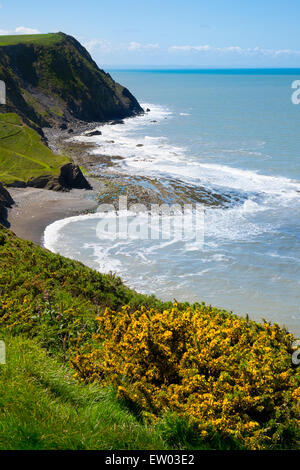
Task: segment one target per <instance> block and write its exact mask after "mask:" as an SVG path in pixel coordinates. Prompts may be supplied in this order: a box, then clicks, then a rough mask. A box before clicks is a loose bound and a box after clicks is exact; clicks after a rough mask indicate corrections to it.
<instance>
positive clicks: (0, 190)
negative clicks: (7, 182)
mask: <svg viewBox="0 0 300 470" xmlns="http://www.w3.org/2000/svg"><path fill="white" fill-rule="evenodd" d="M13 204H14V201H13V198H12V197H11V195H10V194H9V192H8V191H7V189H5V187H4V186H3V184H2V183H0V222H3V221H5V219H6V214H7V209H8V208H9V207H11V206H12V205H13Z"/></svg>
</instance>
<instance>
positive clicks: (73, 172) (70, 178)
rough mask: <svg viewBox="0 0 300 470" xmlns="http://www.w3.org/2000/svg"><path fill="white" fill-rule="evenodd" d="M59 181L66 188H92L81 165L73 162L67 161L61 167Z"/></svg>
mask: <svg viewBox="0 0 300 470" xmlns="http://www.w3.org/2000/svg"><path fill="white" fill-rule="evenodd" d="M58 181H59V183H60V184H61V186H62V187H64V188H69V189H71V188H77V189H92V188H91V185H90V184H89V182H88V181H87V180H86V179H85V177H84V176H83V174H82V171H81V170H80V168H79V166H77V165H74V164H73V163H67V164H66V165H64V166H62V167H61V170H60V175H59V178H58Z"/></svg>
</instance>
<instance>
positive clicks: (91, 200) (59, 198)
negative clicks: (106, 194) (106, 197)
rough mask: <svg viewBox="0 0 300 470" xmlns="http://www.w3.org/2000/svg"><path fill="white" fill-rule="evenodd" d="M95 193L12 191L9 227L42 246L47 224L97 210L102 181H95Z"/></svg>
mask: <svg viewBox="0 0 300 470" xmlns="http://www.w3.org/2000/svg"><path fill="white" fill-rule="evenodd" d="M92 183H93V188H94V189H93V190H90V191H89V190H81V189H73V190H72V191H70V192H54V191H48V190H45V189H36V188H25V189H13V188H10V189H9V192H10V194H11V196H12V198H13V199H14V201H15V204H14V206H13V207H12V208H11V209H9V210H8V214H7V224H6V226H7V227H8V228H9V229H10V230H12V231H13V232H14V233H15V234H16V235H17V236H18V237H20V238H23V239H24V240H30V241H32V242H34V243H36V244H38V245H42V244H43V235H44V231H45V228H46V227H47V225H49V224H51V223H53V222H55V221H56V220H60V219H63V218H66V217H72V216H75V215H78V214H82V213H84V212H85V211H92V210H95V209H97V207H98V203H97V202H96V196H97V192H98V191H99V189H100V188H99V185H100V183H99V182H96V183H95V182H94V181H93V182H92Z"/></svg>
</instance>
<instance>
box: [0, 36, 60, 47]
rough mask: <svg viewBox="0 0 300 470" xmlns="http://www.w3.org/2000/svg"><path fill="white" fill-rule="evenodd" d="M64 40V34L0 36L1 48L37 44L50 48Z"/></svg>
mask: <svg viewBox="0 0 300 470" xmlns="http://www.w3.org/2000/svg"><path fill="white" fill-rule="evenodd" d="M62 39H63V34H60V33H49V34H16V35H14V36H13V35H9V36H0V46H15V45H17V44H37V45H39V46H50V45H53V44H57V43H58V42H60V41H61V40H62Z"/></svg>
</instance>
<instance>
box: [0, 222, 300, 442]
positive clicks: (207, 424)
mask: <svg viewBox="0 0 300 470" xmlns="http://www.w3.org/2000/svg"><path fill="white" fill-rule="evenodd" d="M0 294H1V298H0V331H2V337H3V335H4V337H6V335H8V340H7V341H8V345H10V344H12V346H11V348H12V351H15V353H14V352H12V353H11V354H12V356H10V352H9V353H8V365H7V366H5V367H6V368H2V369H1V381H2V383H3V384H4V385H3V390H6V394H5V393H3V399H0V404H1V406H2V409H0V423H1V424H0V431H1V432H2V435H1V437H0V442H2V444H1V445H2V446H3V448H7V446H8V447H9V448H12V447H14V445H15V446H16V447H17V448H79V447H81V446H83V448H94V447H95V446H97V447H96V448H108V447H110V448H111V447H113V448H125V447H128V448H157V446H160V447H161V446H165V447H168V446H174V447H175V448H189V449H190V448H202V449H207V448H213V449H237V448H251V449H253V448H264V449H267V448H272V449H278V448H298V447H299V400H300V394H299V391H300V388H299V386H300V373H299V368H298V369H297V368H292V367H291V352H292V350H291V342H292V339H293V338H292V336H291V335H289V334H288V332H287V331H285V330H284V329H281V328H279V327H278V326H276V325H274V326H271V325H269V324H267V323H266V324H262V325H260V324H257V323H256V322H252V321H249V320H247V319H242V318H239V317H236V316H234V315H232V314H230V313H228V312H225V311H221V310H218V309H214V308H211V307H208V306H205V305H204V304H201V305H198V304H197V305H194V306H192V307H189V306H188V305H187V304H180V305H177V304H175V305H173V304H172V303H162V302H160V301H159V300H157V299H156V298H155V297H148V296H145V295H140V294H137V293H136V292H134V291H132V290H130V289H128V288H127V287H126V286H124V285H123V283H122V282H121V280H120V279H119V278H116V277H114V276H112V275H102V274H100V273H98V272H95V271H93V270H91V269H89V268H87V267H85V266H83V265H82V264H80V263H78V262H75V261H71V260H68V259H65V258H63V257H61V256H59V255H55V254H53V253H50V252H48V251H46V250H44V249H42V248H40V247H37V246H35V245H33V244H32V243H30V242H25V241H22V240H20V239H18V238H17V237H15V236H14V235H13V234H12V233H11V232H9V231H7V230H6V229H4V228H3V227H1V228H0ZM125 305H127V306H126V307H124V306H125ZM107 307H108V309H107ZM116 312H118V313H116ZM11 335H13V337H12V336H11ZM20 335H22V336H21V337H20ZM24 335H25V337H24ZM25 338H31V340H30V341H27V340H26V339H25ZM31 341H34V343H32V342H31ZM23 343H24V346H23ZM23 347H24V348H25V351H27V350H28V351H29V350H31V351H34V352H33V353H32V354H31V353H28V359H27V354H25V353H24V357H23V358H21V359H18V360H19V361H20V367H19V368H18V367H14V365H13V363H12V365H10V364H9V361H10V357H12V358H13V357H15V359H11V360H12V361H15V362H16V361H17V359H16V357H17V354H20V353H19V352H17V351H20V349H22V348H23ZM41 347H42V348H44V349H45V350H46V351H47V352H48V355H50V357H49V356H46V354H45V353H44V352H42V351H41V350H40V348H41ZM26 348H27V349H26ZM8 349H9V350H10V346H9V347H8ZM25 356H26V357H25ZM34 357H36V360H35V361H34V363H33V360H34ZM54 358H56V361H57V360H58V361H60V362H61V365H59V364H58V363H57V362H54ZM22 361H23V362H22ZM24 361H25V362H24ZM26 361H27V362H26ZM62 364H64V365H62ZM1 367H2V366H1ZM70 367H73V373H72V375H73V377H74V378H75V377H76V378H77V380H78V381H79V383H78V385H76V384H75V383H73V382H72V384H71V382H70V380H71V379H70V377H71V376H70V373H71V372H70V369H69V368H70ZM13 370H14V374H13V372H12V371H13ZM33 370H35V372H32V371H33ZM5 371H6V372H5ZM7 371H8V372H7ZM5 373H9V374H13V375H11V377H12V379H10V378H7V376H6V375H5ZM8 377H10V376H8ZM10 380H11V382H10V383H11V387H9V385H8V383H9V381H10ZM14 382H15V384H16V385H15V386H14V385H13V383H14ZM23 382H25V383H26V384H28V390H29V391H31V393H32V396H33V397H34V400H33V401H32V403H31V402H30V401H28V400H30V396H29V394H27V391H26V389H27V387H23V388H22V389H21V385H20V384H21V383H23ZM80 384H81V385H80ZM85 387H87V388H85ZM90 387H91V388H90ZM14 388H15V389H16V390H20V393H19V396H18V403H19V405H18V403H16V401H15V400H13V403H12V405H11V406H10V407H9V408H8V409H6V410H5V411H4V408H3V407H5V405H6V404H7V403H8V401H9V400H10V399H11V394H12V393H13V390H14ZM114 390H115V391H114ZM89 394H91V395H89ZM77 395H78V400H79V402H80V405H79V404H78V403H75V402H74V403H75V404H74V406H73V404H72V401H73V400H75V397H76V396H77ZM92 396H93V398H91V399H90V398H88V397H92ZM116 396H117V397H118V398H116ZM70 397H71V398H70ZM81 397H86V399H87V403H89V400H92V401H93V403H95V408H93V407H91V408H90V407H89V406H85V405H84V400H85V398H84V399H83V400H81ZM98 399H99V403H98V402H97V400H98ZM1 400H2V401H1ZM94 400H95V402H94ZM75 401H76V400H75ZM35 402H38V403H39V405H38V406H37V408H36V412H34V413H33V415H34V419H33V424H32V427H31V421H29V415H28V414H27V411H26V409H27V407H28V410H30V409H32V407H33V406H34V405H33V403H35ZM30 403H31V405H30ZM30 406H31V408H30ZM55 407H57V413H56V415H55V413H54V416H57V417H58V415H59V414H61V417H62V418H61V419H59V418H57V420H54V419H53V420H50V421H49V427H48V425H47V424H46V422H45V419H46V417H47V415H48V414H51V413H53V412H54V411H53V410H54V409H55ZM97 407H99V408H97ZM105 407H107V408H109V407H112V408H111V409H112V410H114V411H113V412H112V414H111V421H107V420H106V419H108V417H107V415H105V414H104V415H103V413H105V409H104V408H105ZM89 410H91V411H89ZM101 410H102V411H101ZM75 411H76V413H77V414H78V416H77V418H76V413H75ZM89 413H91V414H89ZM97 413H99V415H100V416H102V418H101V420H103V421H101V422H102V423H103V429H104V428H107V429H106V431H107V432H106V433H105V431H103V432H104V437H103V439H102V440H101V439H100V440H99V442H98V444H97V443H96V437H95V438H93V437H92V434H93V432H92V430H93V429H94V426H95V425H96V424H95V423H98V422H97V418H96V417H97ZM124 413H125V414H124ZM8 416H10V419H9V420H8V419H7V418H8ZM123 419H124V428H126V425H127V423H132V426H133V427H132V428H130V426H131V425H130V426H129V429H128V433H127V431H126V430H124V433H122V432H121V430H122V425H121V421H122V420H123ZM22 420H23V422H24V426H23V427H22V426H21V424H20V423H21V421H22ZM63 421H64V422H65V427H64V428H63V426H62V422H63ZM113 422H114V424H113ZM10 423H11V424H10ZM106 423H107V424H106ZM9 426H10V427H9ZM55 426H57V427H56V429H55ZM71 427H73V433H72V432H71V433H70V438H69V439H68V438H67V436H66V434H65V433H64V431H63V429H65V430H66V432H68V430H69V429H71ZM112 428H113V429H115V430H116V434H115V435H113V432H111V429H112ZM130 429H131V430H130ZM47 430H48V431H47ZM129 430H130V431H129ZM150 431H151V436H152V437H151V439H150V437H149V432H150ZM1 432H0V434H1ZM3 433H5V434H4V435H3ZM130 433H133V434H132V435H131V437H130ZM55 434H57V438H55ZM5 435H6V436H8V437H5ZM42 436H44V437H43V438H42ZM132 436H136V439H133V437H132ZM1 439H2V441H1ZM35 439H36V440H35ZM93 439H94V440H93ZM123 439H124V440H123ZM13 442H15V444H14V443H13ZM26 443H27V445H26ZM161 448H162V447H161Z"/></svg>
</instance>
